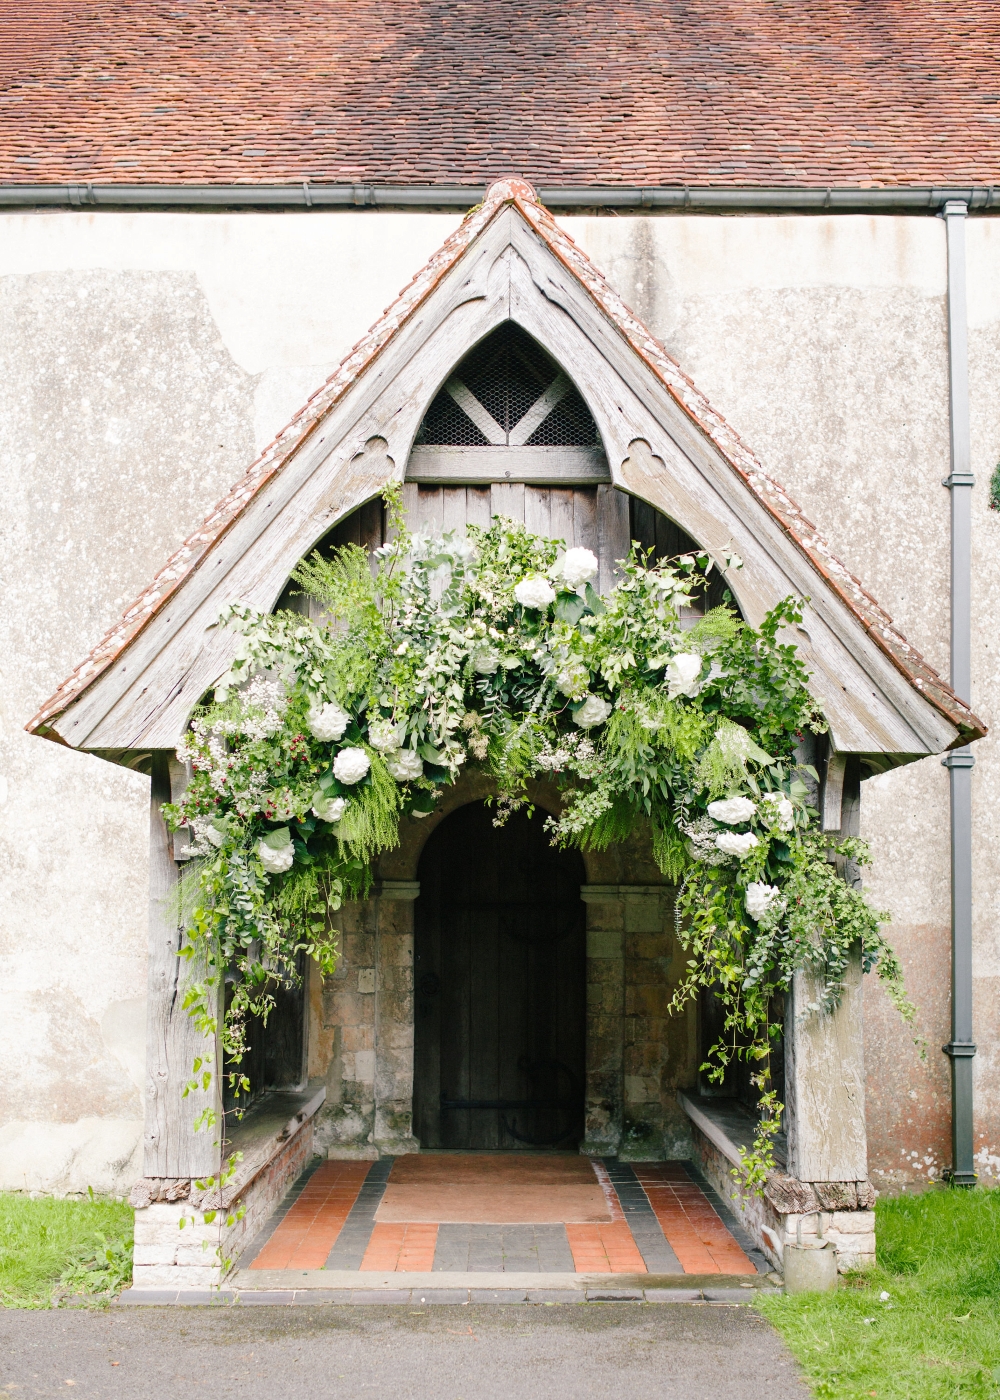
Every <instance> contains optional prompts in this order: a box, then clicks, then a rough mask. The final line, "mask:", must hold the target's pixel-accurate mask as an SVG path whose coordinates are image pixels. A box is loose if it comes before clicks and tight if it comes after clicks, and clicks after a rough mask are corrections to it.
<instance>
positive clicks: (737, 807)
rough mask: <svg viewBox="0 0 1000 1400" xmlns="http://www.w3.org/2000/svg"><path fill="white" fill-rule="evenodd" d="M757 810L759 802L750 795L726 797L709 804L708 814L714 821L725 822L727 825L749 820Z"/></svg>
mask: <svg viewBox="0 0 1000 1400" xmlns="http://www.w3.org/2000/svg"><path fill="white" fill-rule="evenodd" d="M756 810H757V804H756V803H755V802H751V801H750V799H749V797H726V798H724V799H723V800H722V801H719V802H710V803H709V804H708V815H709V816H710V817H712V818H713V820H714V821H717V822H725V824H726V826H735V825H736V823H737V822H748V821H749V820H750V818H751V817H752V816H753V814H754V812H756Z"/></svg>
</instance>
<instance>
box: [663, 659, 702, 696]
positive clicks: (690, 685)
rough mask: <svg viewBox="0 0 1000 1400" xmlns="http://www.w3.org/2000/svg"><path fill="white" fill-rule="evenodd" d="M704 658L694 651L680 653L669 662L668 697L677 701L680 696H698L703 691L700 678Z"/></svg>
mask: <svg viewBox="0 0 1000 1400" xmlns="http://www.w3.org/2000/svg"><path fill="white" fill-rule="evenodd" d="M702 664H703V662H702V658H701V657H700V656H699V655H698V653H697V652H694V651H679V652H678V653H677V655H676V656H672V657H671V658H670V660H669V661H668V662H667V669H666V679H667V687H668V689H667V696H668V698H669V699H671V700H676V698H677V696H678V695H691V696H694V695H697V694H698V691H699V690H700V689H701V683H700V681H699V677H700V675H701V670H702Z"/></svg>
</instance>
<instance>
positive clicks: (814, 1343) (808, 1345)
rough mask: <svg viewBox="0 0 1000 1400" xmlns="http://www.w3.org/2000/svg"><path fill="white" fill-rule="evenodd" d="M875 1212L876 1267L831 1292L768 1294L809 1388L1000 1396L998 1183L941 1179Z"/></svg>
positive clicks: (881, 1396) (916, 1398)
mask: <svg viewBox="0 0 1000 1400" xmlns="http://www.w3.org/2000/svg"><path fill="white" fill-rule="evenodd" d="M875 1215H876V1240H877V1251H878V1263H877V1267H876V1268H875V1269H873V1270H871V1271H870V1272H869V1273H867V1274H864V1275H857V1276H854V1277H850V1278H848V1279H847V1280H845V1281H844V1282H842V1284H841V1287H840V1288H839V1289H838V1291H837V1292H836V1293H828V1294H813V1295H799V1296H798V1297H795V1298H785V1297H774V1298H765V1299H762V1300H761V1303H760V1307H761V1310H762V1311H763V1312H764V1313H765V1315H766V1316H767V1317H768V1318H769V1319H770V1321H771V1322H773V1323H774V1325H775V1327H777V1329H778V1331H779V1332H780V1333H781V1334H782V1336H783V1337H784V1338H785V1340H786V1342H787V1343H788V1345H789V1346H790V1347H791V1349H792V1351H793V1352H794V1353H795V1355H796V1357H797V1358H798V1360H799V1362H800V1363H801V1365H802V1367H803V1369H804V1370H805V1373H806V1376H807V1378H808V1380H809V1382H810V1384H811V1385H812V1389H813V1393H814V1394H815V1395H817V1396H820V1397H823V1400H826V1397H832V1400H855V1397H857V1400H872V1397H873V1396H874V1397H876V1400H1000V1190H984V1189H977V1190H974V1191H961V1190H949V1189H948V1188H947V1187H945V1188H939V1189H935V1190H931V1191H927V1192H926V1193H925V1194H923V1195H921V1196H901V1197H899V1198H897V1199H896V1200H891V1201H879V1202H878V1204H877V1206H876V1209H875ZM882 1293H888V1294H889V1297H888V1298H887V1299H883V1298H881V1297H880V1294H882Z"/></svg>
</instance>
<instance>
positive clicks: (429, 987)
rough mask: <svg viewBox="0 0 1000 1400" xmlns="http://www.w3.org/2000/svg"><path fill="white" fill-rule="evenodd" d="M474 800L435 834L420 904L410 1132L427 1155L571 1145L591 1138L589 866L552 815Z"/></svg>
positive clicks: (424, 859)
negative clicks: (559, 836) (557, 840)
mask: <svg viewBox="0 0 1000 1400" xmlns="http://www.w3.org/2000/svg"><path fill="white" fill-rule="evenodd" d="M495 815H496V809H495V808H490V807H487V806H486V804H485V803H481V802H477V803H471V804H470V805H469V806H466V807H462V808H460V809H459V810H458V811H457V812H454V813H452V814H451V816H449V817H448V818H447V819H446V820H445V821H444V822H442V823H441V825H440V826H439V827H438V829H437V830H436V831H435V832H434V833H433V834H432V835H431V837H430V839H429V840H428V842H427V846H426V848H425V850H424V854H423V857H422V858H421V862H420V869H419V878H420V898H419V899H418V900H417V903H416V908H415V919H416V923H415V981H416V996H415V1047H414V1053H415V1082H414V1105H413V1107H414V1132H415V1133H416V1135H417V1137H419V1139H420V1141H421V1143H422V1145H423V1146H424V1147H431V1148H433V1147H437V1148H460V1149H465V1150H470V1149H477V1148H479V1149H491V1148H492V1149H494V1150H495V1149H497V1148H512V1149H518V1150H520V1151H524V1150H525V1149H530V1148H552V1147H562V1148H573V1147H575V1146H576V1145H577V1143H578V1142H579V1139H580V1137H581V1135H582V1131H583V1094H584V1055H585V1029H584V1015H585V1009H586V1008H585V996H586V983H585V959H586V931H585V930H586V924H585V907H584V905H583V902H582V901H581V899H580V885H581V883H582V882H583V880H584V870H583V861H582V859H581V857H580V856H579V854H578V853H577V852H575V851H559V850H556V849H555V848H554V847H553V846H552V845H551V844H550V842H549V837H548V834H547V833H546V831H545V829H544V820H545V818H544V814H543V813H540V812H537V811H536V813H535V814H534V816H532V817H529V816H528V815H527V814H526V813H524V812H517V813H515V814H514V815H513V816H512V817H511V818H510V819H509V821H508V822H507V824H506V826H504V827H502V828H499V829H498V828H497V827H495V826H494V825H493V820H494V817H495Z"/></svg>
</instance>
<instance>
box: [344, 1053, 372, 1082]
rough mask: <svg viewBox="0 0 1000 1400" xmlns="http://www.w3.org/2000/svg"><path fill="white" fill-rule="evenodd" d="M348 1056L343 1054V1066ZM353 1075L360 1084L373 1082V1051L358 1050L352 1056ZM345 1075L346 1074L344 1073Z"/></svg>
mask: <svg viewBox="0 0 1000 1400" xmlns="http://www.w3.org/2000/svg"><path fill="white" fill-rule="evenodd" d="M347 1059H348V1056H347V1055H345V1056H344V1061H345V1066H346V1062H347ZM353 1059H354V1077H355V1079H357V1080H358V1081H359V1082H360V1083H362V1084H374V1082H375V1051H374V1050H358V1051H356V1052H355V1054H354V1056H353ZM345 1077H346V1075H345Z"/></svg>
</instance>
